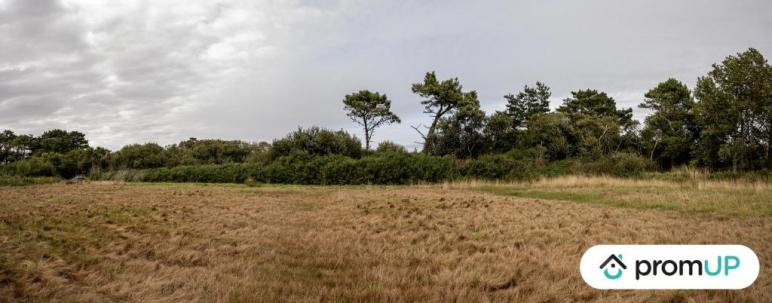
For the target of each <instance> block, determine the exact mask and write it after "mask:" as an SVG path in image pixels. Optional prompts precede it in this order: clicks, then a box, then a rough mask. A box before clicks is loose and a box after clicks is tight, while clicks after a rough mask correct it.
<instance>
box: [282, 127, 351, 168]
mask: <svg viewBox="0 0 772 303" xmlns="http://www.w3.org/2000/svg"><path fill="white" fill-rule="evenodd" d="M271 153H272V157H271V158H272V160H275V159H276V158H278V157H281V156H290V155H293V156H325V155H342V156H346V157H351V158H359V157H361V156H362V141H359V139H357V138H356V137H354V136H352V135H350V134H349V133H347V132H344V131H342V130H339V131H332V130H329V129H323V128H319V127H315V126H314V127H311V128H307V129H302V128H298V130H296V131H294V132H292V133H290V134H288V135H287V136H286V137H284V138H282V139H277V140H274V141H273V147H272V149H271Z"/></svg>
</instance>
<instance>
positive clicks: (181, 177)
mask: <svg viewBox="0 0 772 303" xmlns="http://www.w3.org/2000/svg"><path fill="white" fill-rule="evenodd" d="M411 89H412V91H413V92H414V93H416V94H417V95H419V96H421V97H422V98H423V99H424V100H423V101H421V104H422V105H423V106H424V113H425V114H427V115H428V116H429V118H430V119H429V121H430V124H428V125H425V126H424V125H416V126H411V127H413V129H415V130H416V131H417V132H418V133H419V134H420V135H421V137H422V139H423V149H422V150H421V151H420V152H418V151H413V152H408V151H406V150H405V148H404V147H402V146H399V145H397V144H394V143H391V142H388V141H386V142H382V143H381V144H379V145H378V147H377V148H376V149H375V150H371V149H370V143H371V139H372V137H373V133H374V132H375V131H376V130H377V129H378V128H379V127H382V126H385V125H388V124H391V123H400V118H399V117H398V116H397V115H395V114H394V113H392V112H391V101H390V100H389V99H388V97H387V96H386V95H385V94H381V93H378V92H371V91H366V90H362V91H357V92H354V93H352V94H349V95H346V96H345V97H344V99H343V104H344V109H345V110H346V112H347V114H348V117H349V118H351V120H352V121H354V122H355V123H357V124H359V125H360V126H362V128H363V133H364V134H365V136H364V139H365V142H364V146H365V148H362V145H363V144H362V143H363V142H361V141H360V140H359V139H358V138H356V137H355V136H352V135H350V134H348V133H346V132H344V131H332V130H327V129H322V128H318V127H311V128H307V129H302V128H301V129H298V130H297V131H294V132H292V133H290V134H288V135H287V136H286V137H284V138H280V139H277V140H274V141H273V142H272V143H270V144H269V143H266V142H260V143H250V142H242V141H226V140H213V139H207V140H198V139H195V138H191V139H189V140H186V141H182V142H180V143H178V144H173V145H169V146H160V145H157V144H154V143H148V144H133V145H128V146H125V147H123V148H121V149H120V150H117V151H112V152H110V151H108V150H106V149H103V148H92V147H89V146H88V142H87V141H86V139H85V136H84V135H83V134H82V133H79V132H68V131H62V130H52V131H48V132H45V133H43V134H42V135H41V136H40V137H35V136H30V135H16V134H14V133H13V132H12V131H5V132H3V133H2V135H0V163H2V167H1V168H0V169H1V171H2V173H4V174H8V175H17V176H61V177H65V178H69V177H72V176H74V175H78V174H83V175H90V176H91V177H92V178H120V179H129V180H137V181H179V182H270V183H301V184H365V183H376V184H379V183H396V184H403V183H415V182H437V181H441V180H449V179H457V178H486V179H516V178H531V177H534V176H539V175H556V174H577V173H582V174H610V175H619V176H632V175H639V174H641V173H643V172H646V171H651V170H656V169H659V170H668V169H671V168H673V167H676V166H684V165H688V166H691V167H699V168H704V169H708V170H712V171H728V172H731V173H739V172H747V171H754V172H755V173H757V174H761V175H766V174H767V172H768V170H769V169H770V168H772V155H771V154H770V148H769V144H770V141H772V67H770V65H769V64H768V63H767V61H766V60H765V59H764V57H763V56H762V55H761V53H759V52H758V51H757V50H755V49H749V50H747V51H745V52H743V53H739V54H736V55H732V56H728V57H727V58H726V59H725V60H724V61H723V62H721V63H720V64H714V65H713V68H712V70H711V71H710V72H709V73H708V74H707V75H705V76H703V77H700V78H699V79H698V80H697V85H696V87H695V88H694V89H693V90H691V89H689V88H688V87H687V86H686V85H685V84H683V83H682V82H680V81H678V80H675V79H667V80H666V81H664V82H662V83H660V84H659V85H657V86H656V87H653V88H652V89H650V90H649V91H648V92H647V93H646V94H645V95H644V96H643V97H644V98H643V100H642V103H641V104H640V105H639V107H641V108H645V109H648V110H650V111H651V114H650V115H649V116H648V117H647V118H646V120H645V121H644V122H643V124H641V123H640V122H638V121H635V120H633V119H632V109H629V108H626V109H623V108H618V107H617V104H616V101H615V100H614V99H613V98H611V97H610V96H608V95H607V94H606V93H604V92H602V91H597V90H593V89H583V90H577V91H574V92H572V93H571V96H570V97H569V98H566V99H565V100H563V103H562V105H560V106H559V107H558V108H557V109H556V110H555V111H551V110H550V109H549V98H550V97H551V92H550V88H549V87H548V86H547V85H546V84H544V83H541V82H536V83H535V85H534V86H528V85H526V86H525V87H524V88H523V89H522V90H521V91H520V92H517V93H513V94H509V95H506V96H504V99H505V100H506V108H505V109H503V110H501V111H497V112H494V113H492V114H487V113H485V112H484V111H482V110H481V109H480V102H479V100H478V99H477V93H476V92H475V91H473V90H465V89H464V88H463V86H462V85H461V83H460V82H459V80H458V79H456V78H451V79H446V80H440V79H438V78H437V76H436V74H435V73H434V72H430V73H427V74H426V75H425V77H424V79H423V81H421V82H417V83H415V84H413V85H412V86H411Z"/></svg>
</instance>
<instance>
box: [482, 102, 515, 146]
mask: <svg viewBox="0 0 772 303" xmlns="http://www.w3.org/2000/svg"><path fill="white" fill-rule="evenodd" d="M483 134H484V135H485V140H486V141H487V142H488V145H489V149H490V151H492V152H494V153H504V152H508V151H510V150H511V149H512V148H514V147H515V144H516V142H515V140H516V138H517V133H516V130H515V127H514V122H513V120H512V118H511V117H510V116H509V114H507V113H505V112H501V111H497V112H495V113H493V115H491V116H490V117H489V118H488V123H486V124H485V128H484V129H483Z"/></svg>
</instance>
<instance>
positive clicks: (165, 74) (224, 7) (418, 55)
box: [0, 0, 772, 149]
mask: <svg viewBox="0 0 772 303" xmlns="http://www.w3.org/2000/svg"><path fill="white" fill-rule="evenodd" d="M770 12H772V1H768V0H758V1H737V0H727V1H651V0H636V1H618V0H607V1H570V0H566V1H549V0H547V1H536V0H534V1H452V0H446V1H436V0H425V1H417V0H416V1H395V0H382V1H378V0H372V1H357V0H337V1H336V0H330V1H323V0H304V1H299V0H296V1H292V0H282V1H278V0H277V1H260V0H257V1H255V0H243V1H241V0H232V1H230V0H223V1H195V3H194V1H190V0H169V1H165V0H153V1H150V0H146V1H127V0H122V1H97V0H0V129H13V130H14V131H16V132H17V133H31V134H40V133H41V132H42V131H43V130H46V129H52V128H64V129H69V130H80V131H83V132H84V133H86V135H87V138H88V139H89V140H90V141H91V143H92V145H100V146H104V147H108V148H111V149H115V148H119V147H120V146H122V145H124V144H128V143H134V142H158V143H161V144H169V143H174V142H177V141H179V140H182V139H186V138H188V137H198V138H226V139H241V140H247V141H259V140H267V141H270V140H271V139H272V138H276V137H281V136H283V135H284V134H286V133H287V132H289V131H291V130H293V129H295V128H297V127H298V126H311V125H319V126H324V127H328V128H333V129H346V130H349V131H352V132H354V133H355V134H357V135H358V136H359V137H360V138H361V137H362V135H361V134H360V132H361V131H360V130H359V129H358V128H356V127H355V125H354V124H352V123H351V122H350V121H349V120H348V119H347V118H346V116H345V114H344V112H343V110H342V103H341V99H342V97H343V96H344V95H345V94H347V93H350V92H352V91H355V90H359V89H370V90H377V91H380V92H383V93H386V94H387V95H388V96H389V97H390V99H392V106H393V110H394V111H395V112H396V113H397V114H398V115H399V116H401V117H402V120H403V123H402V124H400V125H392V126H388V127H385V128H383V129H379V130H378V131H377V132H376V134H375V138H374V140H375V142H380V141H382V140H393V141H396V142H398V143H401V144H404V145H407V146H411V147H412V146H414V145H415V144H414V141H417V140H418V138H419V137H418V135H417V134H416V133H415V131H414V130H412V129H411V128H410V125H416V124H419V123H426V122H427V121H428V118H427V117H425V116H424V115H422V114H421V109H422V108H421V106H420V104H419V102H420V100H421V99H420V97H418V96H415V95H413V94H412V93H411V92H410V84H411V83H414V82H418V81H420V80H421V79H422V78H423V75H424V73H425V72H427V71H431V70H435V71H437V73H438V76H440V77H441V78H448V77H458V78H459V79H460V80H461V83H462V84H463V85H464V87H465V88H466V89H470V90H471V89H474V90H477V91H478V93H479V96H480V100H481V102H482V104H483V108H484V109H485V110H486V111H488V112H491V111H495V110H501V109H503V108H504V99H503V98H502V96H503V95H505V94H507V93H510V92H516V91H518V90H519V89H521V88H522V86H523V85H525V84H532V83H533V82H535V81H537V80H538V81H543V82H546V83H547V84H548V85H549V86H551V87H552V90H553V98H552V100H551V101H552V105H553V107H555V106H557V105H559V104H560V102H561V100H562V99H563V98H565V97H566V96H567V95H569V94H570V91H572V90H577V89H584V88H594V89H598V90H603V91H606V92H608V93H609V94H610V95H612V96H613V97H615V98H616V99H617V102H618V104H619V106H621V107H635V106H636V105H637V104H638V103H640V102H641V99H642V95H643V93H644V92H645V91H646V90H648V89H649V88H651V87H653V86H654V85H656V84H657V83H658V82H661V81H663V80H665V79H667V78H668V77H675V78H677V79H679V80H682V81H684V82H686V83H687V84H688V85H689V86H690V87H692V86H693V85H694V83H695V81H696V79H697V77H698V76H700V75H703V74H705V73H706V72H707V71H708V70H709V68H710V65H711V64H712V63H715V62H719V61H721V59H722V58H723V57H725V56H726V55H729V54H734V53H737V52H740V51H743V50H745V49H747V48H748V47H755V48H757V49H759V50H760V51H761V52H762V53H763V54H765V55H766V56H767V57H772V38H770V37H772V17H770ZM645 114H646V113H645V112H643V111H640V110H636V118H638V119H641V118H643V117H644V116H645Z"/></svg>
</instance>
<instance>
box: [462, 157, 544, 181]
mask: <svg viewBox="0 0 772 303" xmlns="http://www.w3.org/2000/svg"><path fill="white" fill-rule="evenodd" d="M459 169H460V173H461V174H462V175H464V176H465V177H467V178H473V179H487V180H512V179H530V178H533V177H534V175H535V172H534V169H533V161H531V160H525V159H519V160H518V159H515V158H514V157H512V156H510V155H504V154H499V155H483V156H481V157H479V158H477V159H474V160H468V161H464V162H463V163H462V164H461V166H460V168H459Z"/></svg>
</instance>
